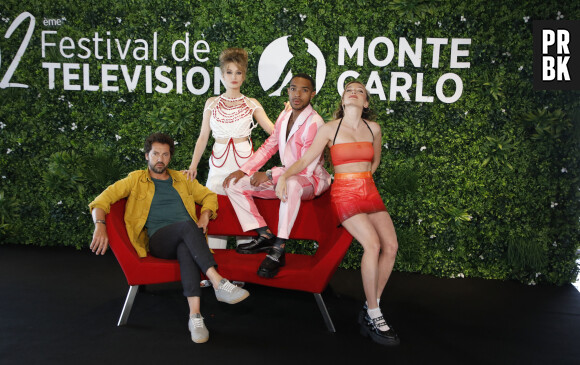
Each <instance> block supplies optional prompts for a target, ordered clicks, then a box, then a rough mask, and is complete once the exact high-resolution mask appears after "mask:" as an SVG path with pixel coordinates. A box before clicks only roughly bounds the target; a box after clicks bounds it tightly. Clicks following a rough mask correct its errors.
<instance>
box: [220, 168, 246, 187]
mask: <svg viewBox="0 0 580 365" xmlns="http://www.w3.org/2000/svg"><path fill="white" fill-rule="evenodd" d="M244 176H246V174H245V173H244V172H243V171H242V170H237V171H234V172H232V173H231V174H229V175H228V177H226V178H225V179H224V183H223V184H222V186H223V187H224V189H225V188H227V187H229V185H230V180H232V179H234V184H236V183H237V182H238V180H240V179H241V178H242V177H244Z"/></svg>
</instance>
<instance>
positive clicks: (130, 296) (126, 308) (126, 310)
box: [117, 285, 139, 326]
mask: <svg viewBox="0 0 580 365" xmlns="http://www.w3.org/2000/svg"><path fill="white" fill-rule="evenodd" d="M138 290H139V285H132V286H130V287H129V292H128V293H127V298H126V299H125V304H124V305H123V310H122V311H121V316H120V317H119V322H118V323H117V326H123V325H125V324H127V318H129V314H130V313H131V308H132V307H133V302H134V301H135V296H136V295H137V291H138Z"/></svg>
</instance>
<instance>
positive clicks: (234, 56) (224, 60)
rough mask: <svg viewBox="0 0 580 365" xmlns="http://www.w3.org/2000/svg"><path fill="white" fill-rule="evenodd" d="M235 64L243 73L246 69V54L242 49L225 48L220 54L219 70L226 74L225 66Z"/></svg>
mask: <svg viewBox="0 0 580 365" xmlns="http://www.w3.org/2000/svg"><path fill="white" fill-rule="evenodd" d="M232 62H233V63H235V64H236V65H237V66H238V67H239V68H240V69H241V70H242V72H243V73H244V75H245V74H246V70H247V69H248V52H246V50H245V49H243V48H227V49H224V50H223V51H222V53H221V54H220V69H221V70H222V73H225V72H226V66H227V65H228V64H229V63H232Z"/></svg>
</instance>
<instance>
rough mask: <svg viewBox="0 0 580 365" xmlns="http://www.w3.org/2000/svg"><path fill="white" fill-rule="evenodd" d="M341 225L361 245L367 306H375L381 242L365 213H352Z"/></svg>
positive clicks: (362, 271) (362, 272) (362, 274)
mask: <svg viewBox="0 0 580 365" xmlns="http://www.w3.org/2000/svg"><path fill="white" fill-rule="evenodd" d="M342 226H343V227H344V228H346V230H347V231H348V232H349V233H350V234H351V235H352V236H353V237H354V238H355V239H356V240H357V241H358V242H359V243H360V244H361V245H362V246H363V249H364V253H363V256H362V260H361V265H360V266H361V276H362V282H363V288H364V292H365V296H366V298H367V303H368V306H369V308H371V309H373V308H377V307H378V305H377V299H378V298H377V292H378V279H379V267H378V266H379V255H380V250H381V242H380V238H379V235H378V234H377V231H376V229H375V227H374V225H373V223H372V222H371V220H370V219H369V217H368V215H367V214H365V213H362V214H357V215H354V216H352V217H350V218H348V219H347V220H345V221H344V222H342Z"/></svg>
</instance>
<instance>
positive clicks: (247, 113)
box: [209, 95, 258, 139]
mask: <svg viewBox="0 0 580 365" xmlns="http://www.w3.org/2000/svg"><path fill="white" fill-rule="evenodd" d="M257 108H258V106H257V105H253V103H252V101H251V100H250V99H248V98H247V97H245V96H243V95H242V96H241V97H240V98H236V99H228V98H226V97H225V96H223V95H220V96H218V97H217V99H216V101H215V102H214V103H213V104H212V105H211V106H210V107H209V109H210V110H211V116H210V119H209V126H210V128H211V130H212V134H213V137H214V138H216V139H217V138H220V139H223V138H228V139H229V138H243V137H249V136H250V134H251V133H252V129H254V128H256V126H257V124H256V122H255V121H254V118H253V117H252V115H253V114H254V111H255V110H256V109H257Z"/></svg>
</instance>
